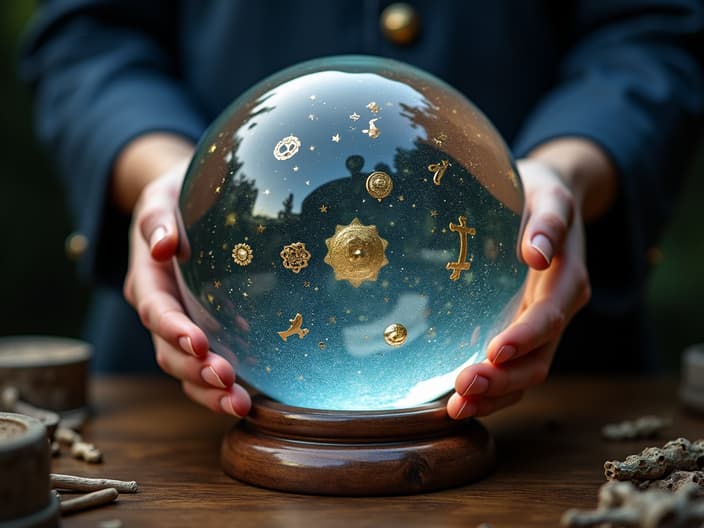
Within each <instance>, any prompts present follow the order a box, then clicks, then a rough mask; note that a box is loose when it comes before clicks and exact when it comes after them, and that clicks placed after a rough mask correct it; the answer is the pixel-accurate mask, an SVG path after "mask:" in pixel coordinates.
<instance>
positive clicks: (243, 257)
mask: <svg viewBox="0 0 704 528" xmlns="http://www.w3.org/2000/svg"><path fill="white" fill-rule="evenodd" d="M252 257H253V253H252V248H251V247H250V246H249V244H245V243H244V242H242V243H240V244H235V247H233V248H232V260H234V261H235V264H239V265H240V266H246V265H247V264H249V263H250V262H252Z"/></svg>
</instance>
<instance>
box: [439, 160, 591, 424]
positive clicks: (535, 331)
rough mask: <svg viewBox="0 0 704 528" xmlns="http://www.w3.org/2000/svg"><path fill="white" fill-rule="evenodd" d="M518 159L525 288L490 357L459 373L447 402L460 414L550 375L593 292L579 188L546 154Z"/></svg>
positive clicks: (516, 395) (491, 406)
mask: <svg viewBox="0 0 704 528" xmlns="http://www.w3.org/2000/svg"><path fill="white" fill-rule="evenodd" d="M517 165H518V169H519V172H520V174H521V180H522V182H523V187H524V191H525V200H526V209H525V214H526V215H527V220H526V223H525V228H524V231H523V235H522V239H521V247H520V251H521V256H522V258H523V260H524V261H525V262H526V264H528V266H529V270H528V275H527V277H526V283H525V290H524V293H523V298H522V300H521V304H520V306H519V308H518V311H517V313H516V315H515V318H514V320H513V322H512V323H511V324H510V325H509V326H508V327H507V328H506V329H505V330H503V331H502V332H501V333H500V334H498V335H497V336H496V337H494V338H493V339H492V340H491V342H490V343H489V346H488V349H487V359H486V360H485V361H483V362H481V363H478V364H475V365H471V366H469V367H467V368H465V369H464V370H462V371H461V372H460V374H459V375H458V376H457V379H456V381H455V390H456V391H457V392H455V393H454V394H453V395H452V396H451V397H450V399H449V401H448V403H447V412H448V414H449V416H451V417H452V418H456V419H461V418H467V417H470V416H485V415H488V414H491V413H493V412H494V411H497V410H499V409H502V408H504V407H507V406H509V405H512V404H514V403H516V402H517V401H519V400H520V398H521V397H522V395H523V393H524V391H525V390H526V389H528V388H530V387H532V386H534V385H537V384H539V383H541V382H543V381H544V380H545V378H546V377H547V375H548V372H549V370H550V365H551V363H552V359H553V356H554V355H555V351H556V349H557V346H558V344H559V342H560V338H561V336H562V333H563V332H564V330H565V328H566V327H567V325H568V323H569V321H570V320H571V319H572V317H574V315H575V314H576V313H577V312H578V311H579V310H580V309H581V308H582V307H583V306H584V305H585V304H586V303H587V302H588V300H589V298H590V295H591V290H590V286H589V277H588V274H587V268H586V260H585V238H584V221H583V219H582V215H581V212H580V205H579V201H578V200H577V199H576V197H575V195H574V192H573V191H572V190H571V189H570V188H569V187H568V185H567V184H566V183H565V182H564V181H563V180H562V179H561V178H560V175H559V174H558V173H557V172H556V171H555V170H554V169H552V168H550V167H549V166H548V165H546V164H544V163H542V162H541V161H537V160H532V159H523V160H519V161H518V163H517Z"/></svg>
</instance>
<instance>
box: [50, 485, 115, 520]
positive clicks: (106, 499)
mask: <svg viewBox="0 0 704 528" xmlns="http://www.w3.org/2000/svg"><path fill="white" fill-rule="evenodd" d="M118 495H119V493H118V492H117V490H116V489H115V488H105V489H101V490H98V491H93V492H91V493H87V494H85V495H81V496H80V497H76V498H73V499H66V500H62V501H61V504H60V506H59V507H60V510H61V513H62V514H64V513H72V512H76V511H81V510H87V509H88V508H95V507H96V506H102V505H104V504H109V503H111V502H113V501H114V500H115V499H117V496H118Z"/></svg>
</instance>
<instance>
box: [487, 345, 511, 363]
mask: <svg viewBox="0 0 704 528" xmlns="http://www.w3.org/2000/svg"><path fill="white" fill-rule="evenodd" d="M515 355H516V347H515V346H513V345H503V346H502V347H501V348H500V349H499V352H498V353H497V354H496V357H494V361H492V363H496V364H498V363H506V362H507V361H508V360H510V359H511V358H512V357H513V356H515Z"/></svg>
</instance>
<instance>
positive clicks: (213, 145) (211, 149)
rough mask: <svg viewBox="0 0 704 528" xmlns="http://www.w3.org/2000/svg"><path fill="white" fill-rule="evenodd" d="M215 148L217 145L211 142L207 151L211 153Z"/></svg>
mask: <svg viewBox="0 0 704 528" xmlns="http://www.w3.org/2000/svg"><path fill="white" fill-rule="evenodd" d="M217 149H218V146H217V145H216V144H215V143H213V144H212V145H210V148H209V149H208V152H210V153H211V154H212V153H213V152H215V151H216V150H217Z"/></svg>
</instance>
